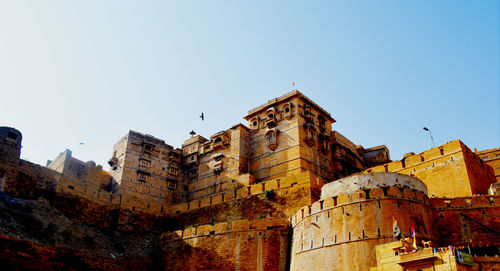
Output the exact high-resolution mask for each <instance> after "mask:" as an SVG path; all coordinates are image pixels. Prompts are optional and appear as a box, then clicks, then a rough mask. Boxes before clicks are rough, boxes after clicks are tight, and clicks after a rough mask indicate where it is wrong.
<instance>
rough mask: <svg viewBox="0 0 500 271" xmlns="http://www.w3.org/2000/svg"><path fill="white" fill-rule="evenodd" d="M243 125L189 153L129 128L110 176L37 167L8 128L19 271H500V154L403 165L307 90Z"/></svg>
mask: <svg viewBox="0 0 500 271" xmlns="http://www.w3.org/2000/svg"><path fill="white" fill-rule="evenodd" d="M243 118H244V120H245V121H246V123H245V124H236V125H233V126H231V127H230V128H228V129H227V130H223V131H220V132H218V133H216V134H213V135H211V136H210V137H204V136H202V135H197V134H195V133H194V132H193V133H192V136H191V137H190V138H187V139H186V140H185V141H184V143H183V144H182V146H180V148H178V147H174V146H171V145H169V144H168V142H165V141H164V140H162V139H161V135H154V136H152V135H148V134H143V133H141V132H140V131H129V132H128V133H127V134H125V135H123V137H121V138H120V139H119V140H117V142H116V144H115V145H114V146H110V147H109V150H108V151H109V153H110V158H109V161H108V164H109V169H108V167H106V169H107V170H104V168H103V166H101V165H96V164H95V163H94V162H92V161H88V162H84V161H81V160H79V159H77V157H73V156H72V153H71V151H70V150H65V151H63V152H62V153H60V154H59V155H58V156H57V157H55V158H54V159H53V160H51V161H48V162H47V165H46V167H44V166H40V165H36V164H33V163H30V162H28V161H24V160H21V159H20V158H19V157H20V152H21V143H22V136H23V135H22V134H21V132H20V131H18V130H16V129H14V128H10V127H0V191H1V193H0V196H1V197H0V208H1V215H0V262H1V264H2V266H3V267H4V268H5V269H4V270H345V271H348V270H371V271H374V270H378V271H382V270H415V271H417V270H478V271H479V270H500V257H499V256H500V250H499V248H500V197H499V196H498V193H499V191H500V189H499V188H500V185H499V183H498V182H499V181H500V148H499V149H491V150H482V151H478V150H474V151H473V150H471V149H469V148H468V147H467V146H466V145H465V144H464V143H462V142H461V141H460V140H458V139H457V140H453V141H450V142H448V143H446V144H444V145H440V146H437V147H435V148H432V149H429V150H426V151H423V152H421V153H407V154H406V155H405V156H404V158H403V159H402V160H400V161H392V160H391V156H390V152H389V149H388V148H387V147H386V146H385V145H383V144H384V142H380V145H378V146H362V145H359V144H356V143H354V142H351V141H350V140H349V139H348V138H346V137H344V136H343V135H342V134H341V133H339V132H338V131H335V129H334V126H335V119H334V117H332V115H331V114H330V113H329V112H327V111H326V110H324V109H323V108H322V107H321V106H320V105H318V104H317V103H316V102H314V101H312V100H310V99H309V98H307V97H306V96H305V95H304V94H302V93H301V92H299V91H297V90H294V91H292V92H290V93H287V94H285V95H283V96H281V97H278V98H274V99H272V100H269V101H268V102H267V103H265V104H263V105H260V106H258V107H256V108H254V109H251V110H250V111H249V112H248V114H247V115H246V116H244V117H243ZM24 136H25V137H29V136H30V135H29V134H26V135H24ZM119 136H120V135H116V137H117V139H118V138H119Z"/></svg>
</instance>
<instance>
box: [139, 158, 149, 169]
mask: <svg viewBox="0 0 500 271" xmlns="http://www.w3.org/2000/svg"><path fill="white" fill-rule="evenodd" d="M139 165H140V166H141V167H150V166H151V161H149V160H146V159H140V160H139Z"/></svg>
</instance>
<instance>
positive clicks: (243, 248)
mask: <svg viewBox="0 0 500 271" xmlns="http://www.w3.org/2000/svg"><path fill="white" fill-rule="evenodd" d="M288 224H289V222H288V220H286V219H277V218H267V219H257V220H237V221H232V222H230V223H226V222H223V223H218V224H215V225H202V226H199V227H197V228H195V227H190V228H187V229H185V230H184V231H176V232H173V233H164V234H163V235H162V245H161V247H162V251H163V256H162V258H163V261H164V263H165V264H164V266H165V270H242V271H243V270H257V271H263V270H266V271H267V270H286V261H287V247H288Z"/></svg>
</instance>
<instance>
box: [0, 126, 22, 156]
mask: <svg viewBox="0 0 500 271" xmlns="http://www.w3.org/2000/svg"><path fill="white" fill-rule="evenodd" d="M22 139H23V136H22V135H21V132H19V131H18V130H16V129H15V128H11V127H5V126H2V127H0V162H1V163H12V164H18V163H19V157H20V154H21V141H22Z"/></svg>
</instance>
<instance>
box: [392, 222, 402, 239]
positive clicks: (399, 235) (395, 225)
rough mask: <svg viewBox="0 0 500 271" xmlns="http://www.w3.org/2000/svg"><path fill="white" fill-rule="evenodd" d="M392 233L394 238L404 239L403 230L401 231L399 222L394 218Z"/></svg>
mask: <svg viewBox="0 0 500 271" xmlns="http://www.w3.org/2000/svg"><path fill="white" fill-rule="evenodd" d="M392 221H393V222H392V232H393V233H394V238H396V239H398V240H400V239H401V238H403V234H402V233H401V230H400V229H399V226H398V221H397V220H396V219H395V218H394V217H392Z"/></svg>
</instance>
